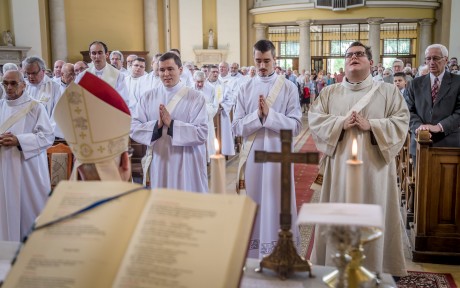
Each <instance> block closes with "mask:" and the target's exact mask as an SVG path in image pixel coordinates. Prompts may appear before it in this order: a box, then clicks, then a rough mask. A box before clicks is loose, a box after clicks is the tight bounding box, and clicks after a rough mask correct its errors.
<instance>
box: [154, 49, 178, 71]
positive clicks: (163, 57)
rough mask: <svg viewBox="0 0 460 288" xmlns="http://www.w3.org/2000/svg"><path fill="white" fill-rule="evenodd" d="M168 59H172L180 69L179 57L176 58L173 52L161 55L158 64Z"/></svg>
mask: <svg viewBox="0 0 460 288" xmlns="http://www.w3.org/2000/svg"><path fill="white" fill-rule="evenodd" d="M169 59H174V62H175V63H176V65H177V66H179V68H180V67H182V61H180V58H179V56H177V55H176V54H174V53H173V52H166V53H165V54H163V55H161V57H160V59H159V60H158V62H163V61H166V60H169Z"/></svg>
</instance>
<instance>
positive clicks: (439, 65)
mask: <svg viewBox="0 0 460 288" xmlns="http://www.w3.org/2000/svg"><path fill="white" fill-rule="evenodd" d="M425 61H426V64H427V65H428V67H429V70H430V73H429V74H427V75H424V76H421V77H417V78H415V79H414V80H413V81H411V83H410V85H409V87H408V89H407V90H406V93H407V94H406V96H407V98H406V99H407V100H408V101H407V105H408V108H409V111H410V114H411V117H410V129H411V131H412V133H413V135H416V134H417V133H418V131H421V130H427V131H429V132H430V133H431V140H433V146H434V147H460V130H459V126H460V75H456V74H453V73H451V72H449V71H446V69H445V66H446V64H447V61H448V51H447V48H446V47H445V46H443V45H441V44H432V45H430V46H428V47H427V48H426V50H425ZM415 148H416V144H415V140H414V139H412V141H411V147H410V150H411V154H415V151H416V150H415Z"/></svg>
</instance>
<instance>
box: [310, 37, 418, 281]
mask: <svg viewBox="0 0 460 288" xmlns="http://www.w3.org/2000/svg"><path fill="white" fill-rule="evenodd" d="M372 64H373V63H372V54H371V50H370V48H369V47H367V46H365V45H363V44H362V43H360V42H354V43H352V44H350V46H349V48H348V50H347V51H346V54H345V77H344V79H343V81H342V82H341V83H338V84H335V85H330V86H327V87H325V88H324V89H323V90H322V91H321V94H320V95H319V97H318V98H317V100H316V101H315V102H314V103H313V104H312V106H311V108H310V111H309V113H308V123H309V125H310V130H311V133H312V136H313V139H314V141H315V144H316V147H317V148H318V150H319V151H320V152H322V153H324V159H322V161H323V162H322V165H324V166H323V167H324V173H323V175H324V178H323V182H322V186H321V200H320V201H321V202H342V203H344V202H345V201H346V198H345V193H346V192H345V187H346V183H345V181H346V180H345V179H346V175H345V173H346V171H347V167H346V161H347V160H348V159H350V158H351V146H352V141H353V139H356V140H357V144H358V159H360V160H362V161H363V162H364V167H365V169H363V171H362V175H360V177H359V180H360V181H362V191H363V194H364V195H362V196H361V198H362V199H361V200H360V201H361V202H362V203H367V204H378V205H381V206H382V209H383V213H384V215H383V219H384V223H385V224H384V231H383V236H382V237H380V238H379V239H377V240H375V241H373V242H371V243H368V244H366V245H365V246H364V250H365V251H364V254H365V255H366V259H365V260H364V264H363V266H364V267H366V268H367V269H369V270H371V271H374V272H380V273H381V272H385V273H390V274H392V275H394V276H404V275H406V273H407V272H406V268H405V259H404V252H403V242H402V239H403V236H405V235H403V233H405V232H404V231H403V227H402V224H401V223H402V219H401V214H400V212H399V190H398V185H397V179H396V177H397V174H396V164H395V157H396V155H397V154H398V153H399V151H400V149H401V148H402V146H403V144H404V141H405V139H406V135H407V132H408V127H409V117H410V116H409V110H408V108H407V105H406V101H405V100H404V98H403V96H402V95H401V93H399V90H398V88H397V87H396V86H394V85H393V84H387V83H382V82H376V81H373V79H372V75H371V74H370V68H371V67H372ZM373 89H376V90H373ZM357 103H358V105H359V106H360V107H361V108H358V105H356V104H357ZM355 105H356V106H355ZM322 170H323V169H320V171H322ZM325 229H326V227H323V226H317V227H316V230H315V240H314V249H313V254H312V261H313V263H314V264H318V265H334V263H333V262H332V258H331V255H332V254H333V253H335V251H334V248H333V247H334V245H332V244H331V243H330V242H329V241H328V239H324V238H323V236H322V233H323V231H324V230H325Z"/></svg>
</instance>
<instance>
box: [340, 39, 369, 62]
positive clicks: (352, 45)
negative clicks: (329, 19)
mask: <svg viewBox="0 0 460 288" xmlns="http://www.w3.org/2000/svg"><path fill="white" fill-rule="evenodd" d="M356 46H359V47H363V48H364V49H365V52H366V55H367V59H369V60H372V51H371V47H369V46H366V45H364V44H363V43H361V42H359V41H355V42H353V43H351V44H350V46H348V48H347V50H346V51H345V54H347V51H348V49H350V48H351V47H356Z"/></svg>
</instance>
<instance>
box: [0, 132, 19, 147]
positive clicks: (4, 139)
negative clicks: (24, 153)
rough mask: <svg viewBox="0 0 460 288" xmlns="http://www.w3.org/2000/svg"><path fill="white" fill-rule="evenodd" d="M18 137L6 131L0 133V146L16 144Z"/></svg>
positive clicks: (17, 143)
mask: <svg viewBox="0 0 460 288" xmlns="http://www.w3.org/2000/svg"><path fill="white" fill-rule="evenodd" d="M18 145H19V140H18V137H16V136H14V135H13V134H12V133H11V132H6V133H3V134H1V135H0V146H18Z"/></svg>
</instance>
